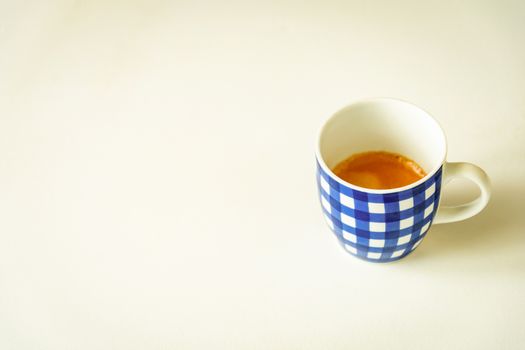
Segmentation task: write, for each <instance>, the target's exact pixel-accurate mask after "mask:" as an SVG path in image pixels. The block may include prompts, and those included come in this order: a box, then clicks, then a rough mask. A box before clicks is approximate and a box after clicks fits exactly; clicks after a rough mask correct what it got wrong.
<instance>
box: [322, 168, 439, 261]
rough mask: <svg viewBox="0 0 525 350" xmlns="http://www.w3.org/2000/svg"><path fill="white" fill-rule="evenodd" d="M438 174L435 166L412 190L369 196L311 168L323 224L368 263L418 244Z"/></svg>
mask: <svg viewBox="0 0 525 350" xmlns="http://www.w3.org/2000/svg"><path fill="white" fill-rule="evenodd" d="M441 175H442V168H439V170H438V171H437V172H436V173H435V174H434V175H433V176H431V177H430V178H429V179H428V180H427V181H425V182H423V183H421V184H420V185H418V186H416V187H414V188H411V189H408V190H405V191H401V192H392V193H385V194H375V193H367V192H361V191H357V190H354V189H352V188H350V187H348V186H344V185H343V184H340V183H339V182H337V181H336V180H334V179H333V178H331V177H330V176H329V175H328V174H327V173H326V172H324V171H323V169H322V168H321V166H319V163H318V164H317V183H318V188H319V197H320V200H321V206H322V208H323V212H324V215H325V218H326V221H327V223H328V225H329V226H330V228H331V229H332V231H333V232H334V233H335V235H336V236H337V238H338V239H339V242H340V243H341V244H342V245H343V247H344V248H345V249H346V250H347V251H348V252H350V253H351V254H353V255H356V256H358V257H359V258H362V259H365V260H368V261H374V262H388V261H393V260H397V259H400V258H402V257H404V256H405V255H407V254H409V253H410V252H411V251H412V250H414V249H415V248H416V247H417V246H418V245H419V243H421V240H422V239H423V237H424V236H425V234H426V232H427V231H428V229H429V227H430V225H431V223H432V220H433V218H434V215H435V213H436V211H437V208H438V204H439V194H440V192H441V191H440V189H441Z"/></svg>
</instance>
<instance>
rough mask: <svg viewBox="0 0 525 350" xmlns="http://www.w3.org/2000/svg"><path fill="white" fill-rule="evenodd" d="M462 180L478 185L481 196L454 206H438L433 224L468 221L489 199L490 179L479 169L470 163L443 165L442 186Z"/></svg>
mask: <svg viewBox="0 0 525 350" xmlns="http://www.w3.org/2000/svg"><path fill="white" fill-rule="evenodd" d="M456 177H458V178H464V179H467V180H470V181H472V182H474V183H475V184H476V185H478V187H479V189H480V191H481V194H480V195H479V197H478V198H476V199H474V200H473V201H471V202H469V203H465V204H460V205H456V206H444V205H440V206H439V210H438V212H437V214H436V217H435V218H434V223H435V224H445V223H447V222H455V221H461V220H465V219H468V218H470V217H472V216H474V215H476V214H477V213H479V212H480V211H481V210H483V208H485V206H486V205H487V203H488V202H489V199H490V179H489V177H488V176H487V174H486V173H485V172H484V171H483V169H481V168H480V167H478V166H476V165H474V164H470V163H448V162H447V163H445V167H444V172H443V181H442V184H443V185H445V184H447V183H448V182H449V181H451V180H452V179H454V178H456Z"/></svg>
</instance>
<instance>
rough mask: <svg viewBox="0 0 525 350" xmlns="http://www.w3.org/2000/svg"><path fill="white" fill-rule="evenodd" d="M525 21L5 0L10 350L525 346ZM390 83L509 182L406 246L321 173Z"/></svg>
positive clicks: (521, 16)
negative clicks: (342, 199) (387, 238)
mask: <svg viewBox="0 0 525 350" xmlns="http://www.w3.org/2000/svg"><path fill="white" fill-rule="evenodd" d="M524 37H525V6H524V5H523V2H522V1H514V2H508V1H492V2H491V1H450V2H447V1H435V2H420V1H412V2H407V1H397V2H393V1H392V2H390V1H384V2H379V1H340V2H334V1H329V2H326V1H316V2H302V1H295V2H292V1H289V2H281V1H274V2H266V1H264V2H263V1H261V2H259V3H251V2H245V1H239V2H237V3H234V2H227V1H217V2H211V1H210V2H197V1H185V2H182V1H172V2H168V1H166V2H160V1H143V2H132V1H96V2H94V1H91V2H87V1H85V2H84V1H75V2H44V1H42V2H38V1H3V2H1V3H0V349H6V350H7V349H53V350H57V349H90V350H91V349H201V348H211V349H287V350H288V349H350V348H351V349H378V348H384V349H423V348H424V349H523V348H524V347H525V332H524V331H523V326H524V324H525V298H524V293H525V237H524V234H525V213H524V212H523V210H524V205H523V203H524V201H525V185H524V177H525V139H524V138H525V45H524ZM369 96H392V97H398V98H402V99H406V100H409V101H411V102H413V103H415V104H417V105H419V106H421V107H423V108H425V109H427V110H428V111H430V112H431V113H432V114H433V115H434V116H435V117H436V118H437V119H438V120H439V121H440V122H441V124H442V125H443V127H444V129H445V130H446V133H447V136H448V140H449V160H452V161H459V160H467V161H471V162H473V163H476V164H478V165H480V166H481V167H483V168H484V169H485V170H486V171H487V172H488V173H489V175H490V176H491V178H492V180H493V186H494V190H493V199H492V201H491V203H490V204H489V206H488V207H487V208H486V210H485V211H484V212H483V213H482V214H480V215H479V216H477V217H475V218H473V219H471V220H468V221H465V222H461V223H457V224H450V225H444V226H434V227H433V228H432V229H431V232H430V235H429V236H428V238H427V239H426V240H425V241H424V242H423V244H422V245H421V246H420V247H419V248H418V249H417V250H416V251H415V252H414V254H412V255H411V256H410V257H408V258H407V259H406V260H403V261H401V262H398V263H394V264H387V265H374V264H369V263H364V262H361V261H359V260H357V259H355V258H352V257H351V256H349V255H347V254H346V253H345V252H344V251H343V250H342V249H341V248H340V247H339V246H338V244H337V243H336V241H335V240H334V238H333V237H332V236H331V234H330V233H329V231H328V229H327V228H326V227H325V223H324V221H323V219H322V216H321V215H320V207H319V204H318V201H317V195H316V192H315V180H314V155H313V147H314V141H315V135H316V132H317V127H318V126H319V125H320V123H321V122H322V120H324V119H325V118H326V117H328V116H329V115H330V114H331V113H332V112H334V111H336V110H337V109H339V108H340V107H342V106H343V105H345V104H347V103H349V102H351V101H354V100H356V99H359V98H363V97H369ZM453 189H455V190H456V192H455V194H454V195H450V192H451V191H450V189H449V191H448V192H449V196H448V199H447V201H449V202H450V201H452V202H454V201H455V202H460V201H462V200H466V199H468V197H471V196H473V195H474V194H475V192H474V189H473V186H471V185H468V184H465V183H460V184H459V185H458V184H456V185H455V187H454V188H453ZM461 191H462V192H461Z"/></svg>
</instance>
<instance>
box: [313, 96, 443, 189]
mask: <svg viewBox="0 0 525 350" xmlns="http://www.w3.org/2000/svg"><path fill="white" fill-rule="evenodd" d="M378 102H395V103H402V104H407V105H410V106H412V107H414V108H417V109H419V110H420V111H421V112H423V114H424V115H425V117H426V118H428V119H430V120H431V121H432V122H433V123H434V124H435V125H436V127H437V129H438V130H439V131H440V132H441V136H442V138H443V140H444V146H445V147H444V152H443V155H442V157H441V161H440V162H439V163H438V165H437V166H435V167H434V168H433V169H432V170H431V171H429V172H428V173H427V175H425V176H424V177H423V178H421V179H419V180H417V181H416V182H413V183H411V184H409V185H406V186H403V187H396V188H388V189H373V188H366V187H361V186H357V185H354V184H351V183H350V182H347V181H345V180H343V179H341V178H339V177H338V176H337V175H335V173H334V172H333V171H332V170H331V169H330V168H329V167H328V166H327V165H326V163H325V161H324V159H323V157H322V155H321V137H322V135H323V132H324V130H325V128H326V126H327V124H328V123H329V122H330V121H331V120H332V119H333V118H335V116H336V115H338V114H339V113H341V112H343V111H344V110H345V109H348V108H350V107H355V106H357V105H360V104H365V103H378ZM447 151H448V142H447V137H446V135H445V132H444V131H443V127H442V126H441V124H439V122H438V121H437V119H436V118H434V117H433V116H432V115H431V114H430V113H429V112H427V111H426V110H424V109H423V108H421V107H419V106H416V105H415V104H413V103H410V102H408V101H405V100H402V99H399V98H392V97H371V98H365V99H359V100H356V101H354V102H351V103H349V104H347V105H346V106H344V107H342V108H340V109H339V110H337V111H336V112H335V113H333V114H332V115H331V116H330V117H328V118H327V119H326V120H324V122H323V123H322V124H321V127H320V128H319V131H318V133H317V145H316V148H315V157H316V158H317V162H318V163H319V165H320V166H321V168H323V170H324V171H325V173H326V174H328V175H329V176H330V177H331V178H333V179H334V180H335V181H337V182H338V183H339V184H341V185H343V186H346V187H349V188H351V189H353V190H356V191H361V192H367V193H374V194H387V193H395V192H402V191H405V190H409V189H411V188H414V187H417V186H419V185H420V184H422V183H424V182H425V181H427V180H428V179H430V178H431V177H432V176H433V175H434V174H435V173H436V172H437V171H438V170H439V169H440V168H441V167H442V166H443V165H444V164H445V160H446V159H447Z"/></svg>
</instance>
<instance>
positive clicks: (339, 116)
mask: <svg viewBox="0 0 525 350" xmlns="http://www.w3.org/2000/svg"><path fill="white" fill-rule="evenodd" d="M374 150H377V151H380V150H384V151H389V152H394V153H399V154H402V155H404V156H406V157H408V158H411V159H413V160H414V161H416V163H418V164H419V165H420V166H421V167H423V169H425V170H426V171H427V175H426V176H425V177H424V178H422V179H421V180H419V181H417V182H414V183H412V184H410V185H408V186H404V187H400V188H394V189H386V190H375V189H368V188H363V187H359V186H356V185H353V184H351V183H348V182H346V181H344V180H342V179H340V178H339V177H337V176H336V175H335V174H334V173H333V172H332V170H331V169H333V167H334V166H335V165H336V164H338V163H339V162H340V161H342V160H344V159H345V158H347V157H348V156H350V155H352V154H354V153H359V152H366V151H374ZM446 154H447V143H446V139H445V134H444V133H443V130H442V129H441V127H440V126H439V124H438V123H437V122H436V120H435V119H433V118H432V117H431V116H430V115H429V114H428V113H427V112H425V111H423V110H422V109H420V108H418V107H416V106H414V105H412V104H410V103H407V102H404V101H400V100H395V99H387V98H380V99H371V100H365V101H361V102H357V103H354V104H352V105H349V106H347V107H345V108H343V109H342V110H340V111H339V112H337V113H335V114H334V115H333V116H332V117H330V118H329V119H328V120H327V121H326V122H325V123H324V125H323V127H322V128H321V131H320V133H319V139H318V144H317V150H316V158H317V184H318V189H319V198H320V200H321V207H322V210H323V214H324V216H325V218H326V222H327V223H328V226H329V227H330V229H331V230H332V231H333V233H334V234H335V235H336V236H337V239H338V241H339V242H340V243H341V245H342V246H343V248H344V249H345V250H346V251H348V252H349V253H351V254H352V255H355V256H357V257H359V258H362V259H364V260H367V261H372V262H389V261H394V260H398V259H401V258H403V257H405V256H407V255H408V254H409V253H410V252H412V251H413V250H414V249H415V248H416V247H417V246H418V245H419V244H420V243H421V241H422V239H423V238H424V237H425V235H426V233H427V232H428V230H429V228H430V226H431V225H432V223H436V224H439V223H446V222H453V221H460V220H464V219H467V218H469V217H471V216H474V215H476V214H477V213H479V212H480V211H481V210H482V209H483V208H484V207H485V206H486V205H487V202H488V201H489V198H490V181H489V178H488V176H487V175H486V174H485V172H484V171H483V170H482V169H480V168H479V167H477V166H475V165H472V164H469V163H449V162H446ZM454 177H460V178H466V179H468V180H471V181H473V182H474V183H475V184H477V185H478V186H479V188H480V190H481V193H480V196H479V197H478V198H477V199H475V200H474V201H472V202H470V203H467V204H463V205H459V206H454V207H449V206H439V197H440V193H441V187H442V184H446V183H447V182H448V181H450V180H451V179H452V178H454Z"/></svg>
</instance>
